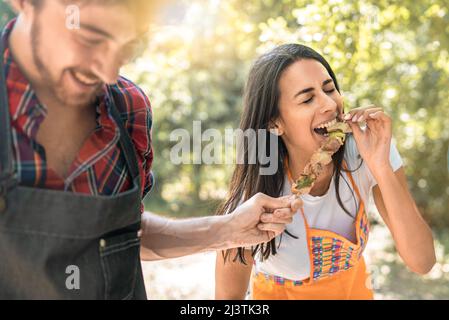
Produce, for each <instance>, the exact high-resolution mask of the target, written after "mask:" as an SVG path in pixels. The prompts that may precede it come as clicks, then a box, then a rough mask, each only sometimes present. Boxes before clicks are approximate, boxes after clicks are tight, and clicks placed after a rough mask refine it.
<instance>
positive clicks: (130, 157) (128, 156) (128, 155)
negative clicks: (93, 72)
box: [107, 86, 141, 189]
mask: <svg viewBox="0 0 449 320" xmlns="http://www.w3.org/2000/svg"><path fill="white" fill-rule="evenodd" d="M107 88H108V93H109V97H110V98H111V107H110V108H111V114H112V117H113V118H114V120H115V122H116V123H117V125H118V127H119V129H120V146H121V147H122V151H123V154H124V157H125V160H126V163H127V164H128V169H129V171H130V173H131V176H132V178H133V180H134V182H135V183H137V184H138V186H139V189H140V187H141V184H140V171H139V167H138V161H137V156H136V150H135V148H134V144H133V143H132V141H131V137H130V136H129V133H128V131H127V130H126V129H125V126H124V123H123V120H122V118H121V117H120V114H119V112H118V109H117V103H120V101H121V97H119V96H118V95H117V93H116V92H115V90H113V89H112V88H111V87H110V86H107Z"/></svg>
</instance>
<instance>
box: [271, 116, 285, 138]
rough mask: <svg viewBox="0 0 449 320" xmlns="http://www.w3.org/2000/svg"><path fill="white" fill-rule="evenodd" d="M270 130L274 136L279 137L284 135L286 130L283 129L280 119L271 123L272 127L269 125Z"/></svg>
mask: <svg viewBox="0 0 449 320" xmlns="http://www.w3.org/2000/svg"><path fill="white" fill-rule="evenodd" d="M268 129H269V131H270V132H271V133H272V134H274V135H277V136H278V137H280V136H282V135H283V134H284V129H283V127H282V123H281V121H280V120H279V119H278V120H273V121H270V125H269V127H268Z"/></svg>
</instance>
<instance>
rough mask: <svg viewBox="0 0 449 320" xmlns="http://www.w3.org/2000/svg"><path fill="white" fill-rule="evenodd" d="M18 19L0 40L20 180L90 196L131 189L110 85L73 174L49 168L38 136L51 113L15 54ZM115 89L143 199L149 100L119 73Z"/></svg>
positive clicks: (148, 178) (149, 156)
mask: <svg viewBox="0 0 449 320" xmlns="http://www.w3.org/2000/svg"><path fill="white" fill-rule="evenodd" d="M14 23H15V20H12V21H10V22H9V23H8V24H7V25H6V27H5V29H4V30H3V33H2V36H1V41H2V42H3V45H4V47H5V53H4V55H3V59H4V63H5V69H6V70H4V72H5V74H6V83H7V89H8V97H9V110H10V115H11V127H12V141H13V153H14V164H15V170H16V172H17V174H18V178H19V181H20V184H21V185H24V186H29V187H34V188H45V189H56V190H65V191H71V192H76V193H85V194H91V195H115V194H117V193H121V192H123V191H126V190H129V189H130V188H131V185H132V179H131V176H130V174H129V171H128V168H127V165H126V161H125V158H124V156H123V151H122V150H121V149H120V147H119V144H118V139H119V131H118V127H117V125H116V123H115V121H114V120H113V118H112V115H111V113H110V111H109V107H110V103H109V101H110V97H109V96H108V93H107V91H106V90H104V92H103V94H102V95H101V96H100V97H99V99H98V100H97V104H96V106H95V107H96V111H97V118H96V119H97V127H96V130H95V131H94V132H93V133H92V135H91V136H90V137H89V138H88V139H87V141H86V142H85V143H84V145H83V146H82V148H81V150H80V151H79V154H78V155H77V157H76V159H75V160H74V162H73V163H72V165H71V167H70V169H69V174H68V177H67V178H66V179H65V180H63V179H62V178H61V177H59V176H58V175H57V174H56V173H55V172H54V171H53V170H52V169H51V168H48V167H47V165H46V161H45V150H44V148H43V147H42V146H41V145H40V144H39V143H38V142H37V141H36V134H37V132H38V129H39V125H40V124H41V123H42V121H43V120H44V118H45V116H46V113H47V112H46V108H45V106H44V105H42V104H40V102H39V101H38V99H37V97H36V95H35V93H34V91H33V88H32V87H31V86H30V84H29V82H28V80H27V79H26V78H25V77H24V76H23V74H22V73H21V72H20V70H19V68H18V66H17V64H16V63H15V62H14V60H13V58H12V56H11V54H10V51H9V48H8V39H9V35H10V33H11V30H12V28H13V26H14ZM112 89H113V90H115V91H116V92H118V93H119V96H121V97H122V99H120V100H122V101H123V103H117V108H118V109H119V113H120V115H121V117H122V119H123V120H124V123H125V128H127V129H128V132H129V134H130V136H131V139H132V141H133V143H134V146H135V149H136V152H137V159H138V162H139V169H140V175H141V183H142V191H143V194H142V199H143V197H144V196H145V195H146V194H147V193H148V191H149V190H150V189H151V187H152V185H153V175H152V173H151V164H152V162H153V150H152V147H151V126H152V112H151V105H150V101H149V100H148V98H147V97H146V96H145V94H144V93H143V92H142V90H141V89H139V88H138V87H137V86H136V85H135V84H133V83H132V82H131V81H129V80H127V79H125V78H123V77H120V79H119V80H118V82H117V84H116V85H115V86H113V88H112ZM142 209H143V206H142Z"/></svg>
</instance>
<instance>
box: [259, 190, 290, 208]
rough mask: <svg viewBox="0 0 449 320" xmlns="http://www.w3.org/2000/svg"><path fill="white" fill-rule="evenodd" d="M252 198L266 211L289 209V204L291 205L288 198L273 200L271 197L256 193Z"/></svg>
mask: <svg viewBox="0 0 449 320" xmlns="http://www.w3.org/2000/svg"><path fill="white" fill-rule="evenodd" d="M254 198H255V200H256V201H258V202H259V203H260V204H261V205H262V206H263V207H265V208H267V209H278V208H290V203H291V199H290V196H284V197H280V198H273V197H270V196H267V195H266V194H263V193H258V194H256V195H255V196H254Z"/></svg>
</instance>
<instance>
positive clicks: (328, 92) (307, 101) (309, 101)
mask: <svg viewBox="0 0 449 320" xmlns="http://www.w3.org/2000/svg"><path fill="white" fill-rule="evenodd" d="M334 91H335V88H332V89H330V90H324V92H326V93H327V94H331V93H333V92H334ZM314 97H315V96H313V95H312V96H311V97H310V98H309V99H307V100H305V101H303V102H302V103H306V104H309V103H311V102H312V101H313V98H314Z"/></svg>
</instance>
